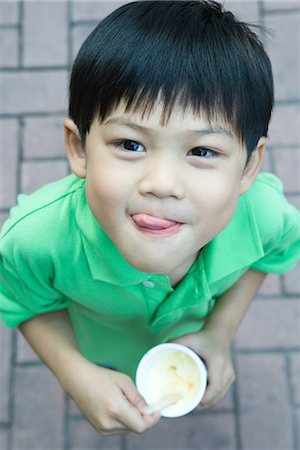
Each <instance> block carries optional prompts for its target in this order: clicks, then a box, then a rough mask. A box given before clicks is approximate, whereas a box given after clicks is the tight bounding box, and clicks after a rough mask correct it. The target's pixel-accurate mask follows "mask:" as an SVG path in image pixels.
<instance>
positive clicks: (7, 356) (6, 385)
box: [0, 323, 12, 450]
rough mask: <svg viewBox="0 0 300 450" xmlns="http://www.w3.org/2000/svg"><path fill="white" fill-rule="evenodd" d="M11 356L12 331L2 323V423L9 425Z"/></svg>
mask: <svg viewBox="0 0 300 450" xmlns="http://www.w3.org/2000/svg"><path fill="white" fill-rule="evenodd" d="M11 354H12V330H9V329H7V328H5V327H4V326H3V325H2V323H0V361H1V364H0V390H1V395H0V423H8V422H9V421H10V419H11V417H10V407H9V397H10V380H11V373H12V372H11V370H12V368H11ZM0 448H1V447H0ZM1 450H2V449H1Z"/></svg>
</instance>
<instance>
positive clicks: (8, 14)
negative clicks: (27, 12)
mask: <svg viewBox="0 0 300 450" xmlns="http://www.w3.org/2000/svg"><path fill="white" fill-rule="evenodd" d="M18 21H19V2H17V1H9V2H7V1H3V0H2V1H0V25H16V24H17V23H18Z"/></svg>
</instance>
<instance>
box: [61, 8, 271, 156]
mask: <svg viewBox="0 0 300 450" xmlns="http://www.w3.org/2000/svg"><path fill="white" fill-rule="evenodd" d="M158 99H160V100H161V101H162V104H163V117H162V122H163V123H165V122H166V121H167V120H168V118H169V116H170V114H171V112H172V108H173V106H174V105H175V104H179V105H180V106H181V107H182V108H184V109H187V108H191V110H192V111H193V112H195V113H196V114H201V117H202V116H203V114H204V115H205V117H206V118H207V119H208V120H211V119H217V120H219V119H220V118H222V119H223V120H225V123H227V124H228V125H229V126H230V128H231V130H233V132H234V133H235V135H236V136H237V137H238V138H239V139H240V141H241V142H242V143H243V144H244V145H245V146H246V149H247V153H248V159H249V157H250V155H251V152H252V151H253V150H254V149H255V147H256V145H257V142H258V139H259V138H260V137H261V136H267V132H268V125H269V121H270V117H271V112H272V108H273V103H274V92H273V77H272V68H271V63H270V60H269V58H268V56H267V54H266V52H265V50H264V48H263V45H262V43H261V42H260V40H259V38H258V36H257V35H256V34H255V33H254V31H252V30H251V29H250V27H249V25H247V24H246V23H244V22H240V21H238V20H237V19H236V18H235V16H234V15H233V14H232V13H231V12H228V11H225V10H224V9H223V6H222V5H221V4H219V3H217V2H215V1H201V0H200V1H176V0H175V1H137V2H133V3H128V4H125V5H123V6H121V7H120V8H118V9H116V10H115V11H113V12H112V13H111V14H110V15H109V16H107V17H106V18H105V19H104V20H102V21H101V22H100V23H99V24H98V26H97V27H96V28H95V29H94V31H93V32H92V33H91V34H90V35H89V36H88V37H87V39H86V40H85V42H84V43H83V45H82V47H81V49H80V51H79V53H78V55H77V58H76V59H75V62H74V65H73V69H72V73H71V78H70V103H69V116H70V117H71V118H72V119H73V120H74V122H75V123H76V125H77V126H78V129H79V132H80V136H81V139H82V142H83V144H84V140H85V136H86V134H87V133H88V132H89V129H90V126H91V123H92V121H93V120H94V118H95V117H98V119H99V121H100V122H102V121H104V120H105V119H106V118H107V117H108V115H109V114H110V113H111V112H112V111H113V109H114V108H115V107H117V106H118V105H119V103H120V102H121V101H124V102H125V105H126V110H133V111H142V112H143V113H146V112H149V113H150V112H151V110H152V108H153V106H154V105H155V104H156V102H157V100H158Z"/></svg>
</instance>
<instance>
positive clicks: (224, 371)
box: [172, 330, 235, 408]
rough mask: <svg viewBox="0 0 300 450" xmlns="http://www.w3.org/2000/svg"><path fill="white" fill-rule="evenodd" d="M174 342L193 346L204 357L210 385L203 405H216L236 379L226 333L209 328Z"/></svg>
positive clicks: (202, 402) (206, 406) (209, 406)
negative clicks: (209, 329) (219, 332)
mask: <svg viewBox="0 0 300 450" xmlns="http://www.w3.org/2000/svg"><path fill="white" fill-rule="evenodd" d="M172 342H175V343H177V344H182V345H185V346H186V347H189V348H191V349H192V350H194V351H195V352H196V353H198V355H200V356H201V357H202V358H203V359H204V361H205V364H206V366H207V369H208V386H207V389H206V392H205V395H204V397H203V399H202V401H201V406H202V407H203V408H211V407H213V406H216V405H217V404H218V403H219V402H220V401H221V399H222V398H223V397H224V395H225V394H226V392H227V390H228V388H229V387H230V385H231V384H232V383H233V382H234V380H235V371H234V368H233V363H232V358H231V354H230V342H229V341H228V340H227V339H226V337H225V336H224V335H221V334H218V333H216V332H212V331H208V330H203V331H200V332H198V333H193V334H187V335H185V336H182V337H181V338H178V339H175V340H172Z"/></svg>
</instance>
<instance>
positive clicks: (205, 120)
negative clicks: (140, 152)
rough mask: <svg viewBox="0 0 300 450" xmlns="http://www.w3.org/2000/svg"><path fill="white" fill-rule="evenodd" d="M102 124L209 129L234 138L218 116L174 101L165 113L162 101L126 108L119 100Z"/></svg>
mask: <svg viewBox="0 0 300 450" xmlns="http://www.w3.org/2000/svg"><path fill="white" fill-rule="evenodd" d="M102 123H103V124H105V125H120V126H122V125H123V126H132V125H136V126H137V128H138V127H139V126H140V127H141V128H142V127H147V128H150V129H169V130H178V131H179V130H180V131H200V132H201V130H202V131H203V130H206V131H211V133H212V134H219V135H224V137H227V138H231V139H233V140H237V139H236V135H235V133H234V130H233V127H232V126H231V125H230V124H229V123H226V121H225V120H224V118H223V117H222V116H221V115H217V114H214V115H213V116H212V115H211V117H208V114H206V113H205V112H201V111H200V112H199V113H198V112H195V111H193V110H192V109H191V108H190V107H187V108H183V107H182V106H181V105H179V104H175V105H174V106H173V107H172V109H171V110H170V111H167V112H166V109H165V107H164V104H163V103H162V102H159V101H157V102H156V103H155V104H153V105H151V107H150V108H149V107H147V108H141V107H140V108H133V107H132V108H130V109H128V108H127V107H126V104H125V103H124V102H121V103H120V104H119V105H118V106H117V107H116V108H115V109H114V110H113V111H112V112H111V113H110V114H109V115H108V117H106V118H105V119H104V120H103V122H102Z"/></svg>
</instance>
